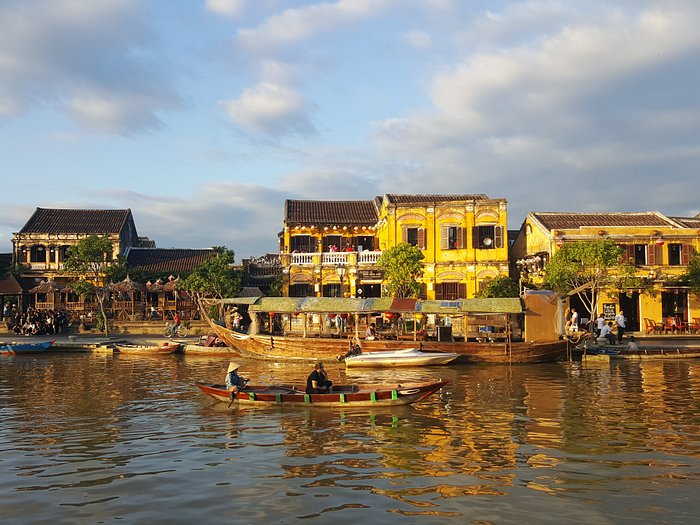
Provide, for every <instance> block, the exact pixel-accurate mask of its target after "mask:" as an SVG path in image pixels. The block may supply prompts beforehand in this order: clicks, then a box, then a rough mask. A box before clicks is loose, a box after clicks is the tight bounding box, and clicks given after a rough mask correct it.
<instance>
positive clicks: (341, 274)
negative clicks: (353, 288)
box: [335, 266, 347, 297]
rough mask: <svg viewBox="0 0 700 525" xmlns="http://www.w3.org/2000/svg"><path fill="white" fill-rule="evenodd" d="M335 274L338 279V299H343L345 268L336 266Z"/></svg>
mask: <svg viewBox="0 0 700 525" xmlns="http://www.w3.org/2000/svg"><path fill="white" fill-rule="evenodd" d="M335 273H337V274H338V279H340V297H343V278H344V277H345V274H346V273H347V268H345V266H336V267H335Z"/></svg>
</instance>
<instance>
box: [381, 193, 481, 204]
mask: <svg viewBox="0 0 700 525" xmlns="http://www.w3.org/2000/svg"><path fill="white" fill-rule="evenodd" d="M386 198H387V200H388V201H389V202H390V203H392V204H430V203H433V202H434V203H444V202H465V201H467V202H469V201H484V200H490V199H489V198H488V197H487V196H486V195H484V194H483V193H477V194H464V195H403V194H396V193H390V194H387V195H386Z"/></svg>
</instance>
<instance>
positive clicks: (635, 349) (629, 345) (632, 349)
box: [627, 335, 639, 352]
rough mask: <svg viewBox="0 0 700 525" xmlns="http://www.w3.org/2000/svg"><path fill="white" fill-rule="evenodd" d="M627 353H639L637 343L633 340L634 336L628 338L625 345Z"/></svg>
mask: <svg viewBox="0 0 700 525" xmlns="http://www.w3.org/2000/svg"><path fill="white" fill-rule="evenodd" d="M627 351H628V352H639V345H638V344H637V341H635V340H634V336H633V335H631V336H630V340H629V342H628V343H627Z"/></svg>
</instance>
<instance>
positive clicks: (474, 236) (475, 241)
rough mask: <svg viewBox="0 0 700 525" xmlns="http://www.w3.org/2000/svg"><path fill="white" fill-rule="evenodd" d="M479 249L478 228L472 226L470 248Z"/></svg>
mask: <svg viewBox="0 0 700 525" xmlns="http://www.w3.org/2000/svg"><path fill="white" fill-rule="evenodd" d="M478 247H479V227H478V226H472V248H478Z"/></svg>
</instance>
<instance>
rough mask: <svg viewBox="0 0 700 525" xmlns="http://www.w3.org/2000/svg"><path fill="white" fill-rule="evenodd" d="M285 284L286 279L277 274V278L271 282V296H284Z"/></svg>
mask: <svg viewBox="0 0 700 525" xmlns="http://www.w3.org/2000/svg"><path fill="white" fill-rule="evenodd" d="M283 285H284V281H283V280H282V276H281V275H275V278H274V280H273V281H272V284H270V292H269V295H270V297H282V290H283Z"/></svg>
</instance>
